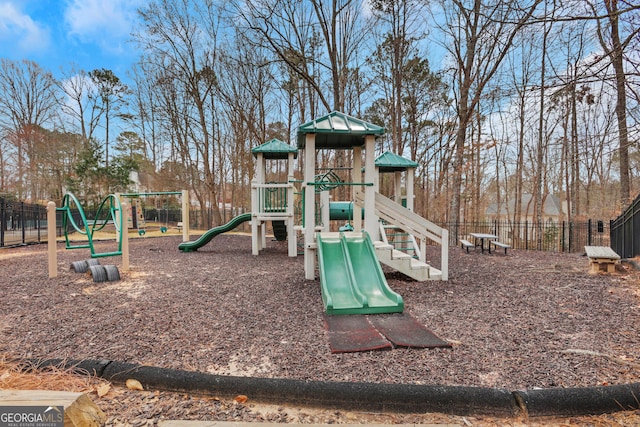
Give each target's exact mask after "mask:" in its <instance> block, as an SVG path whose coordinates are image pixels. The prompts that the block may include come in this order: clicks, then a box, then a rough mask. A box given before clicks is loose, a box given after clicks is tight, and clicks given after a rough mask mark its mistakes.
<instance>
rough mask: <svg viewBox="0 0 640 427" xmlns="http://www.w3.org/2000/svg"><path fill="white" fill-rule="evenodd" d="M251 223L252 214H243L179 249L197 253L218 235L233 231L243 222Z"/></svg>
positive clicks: (181, 244)
mask: <svg viewBox="0 0 640 427" xmlns="http://www.w3.org/2000/svg"><path fill="white" fill-rule="evenodd" d="M247 221H251V212H247V213H243V214H242V215H238V216H237V217H235V218H233V219H232V220H231V221H229V222H228V223H226V224H224V225H220V226H218V227H213V228H212V229H210V230H207V231H206V232H205V233H204V234H203V235H202V236H200V237H198V239H197V240H194V241H193V242H182V243H180V244H179V245H178V249H180V250H181V251H182V252H193V251H197V250H198V248H201V247H203V246H204V245H206V244H207V243H209V242H210V241H211V239H213V238H214V237H216V236H217V235H218V234H222V233H226V232H228V231H231V230H233V229H234V228H236V227H237V226H239V225H240V224H242V223H243V222H247Z"/></svg>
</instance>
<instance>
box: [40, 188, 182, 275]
mask: <svg viewBox="0 0 640 427" xmlns="http://www.w3.org/2000/svg"><path fill="white" fill-rule="evenodd" d="M148 195H181V196H182V221H183V224H186V226H184V227H183V230H182V233H183V240H184V241H186V240H188V236H189V234H188V233H189V227H188V224H189V209H188V206H189V205H188V192H187V191H185V190H183V191H180V192H156V193H128V194H122V195H120V194H109V195H108V196H107V197H105V198H104V199H103V200H102V202H101V203H100V205H99V206H98V209H97V211H96V213H95V218H94V219H93V220H92V221H89V220H88V219H87V216H86V214H85V211H84V209H83V208H82V205H81V204H80V202H79V201H78V199H77V198H76V197H75V195H73V194H72V193H67V194H65V195H64V197H63V199H62V206H61V207H56V205H55V203H54V202H49V203H48V204H47V230H48V236H47V240H48V261H49V262H48V269H49V277H56V276H57V274H58V272H57V255H56V241H57V236H56V228H57V218H56V217H57V215H56V214H57V213H58V212H60V213H61V214H62V215H61V226H62V230H63V232H64V239H65V249H89V251H90V252H91V258H92V259H94V258H103V257H111V256H122V269H123V270H125V271H126V270H129V245H128V229H129V228H133V225H132V221H130V218H131V216H132V215H131V214H132V209H131V207H130V204H129V203H128V202H121V198H137V197H140V196H148ZM74 213H75V217H74ZM107 225H112V226H113V228H114V229H115V243H116V245H117V247H116V249H115V250H113V251H110V252H96V249H95V245H94V240H95V233H97V232H100V231H103V230H104V229H105V227H107ZM70 229H73V230H74V231H75V232H76V233H78V234H79V235H80V236H84V237H85V238H86V241H85V240H84V238H83V239H82V242H80V243H74V242H72V240H71V237H70V233H69V230H70ZM77 265H80V264H77ZM105 267H106V266H105ZM72 268H73V265H72ZM107 273H108V272H107Z"/></svg>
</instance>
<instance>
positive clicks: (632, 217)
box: [611, 195, 640, 258]
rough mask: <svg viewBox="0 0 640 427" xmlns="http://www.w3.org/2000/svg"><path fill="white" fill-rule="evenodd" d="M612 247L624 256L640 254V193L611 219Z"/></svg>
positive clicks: (630, 256) (629, 256)
mask: <svg viewBox="0 0 640 427" xmlns="http://www.w3.org/2000/svg"><path fill="white" fill-rule="evenodd" d="M611 248H612V249H613V250H614V251H615V252H616V253H617V254H618V255H620V256H621V257H622V258H633V257H634V256H636V255H640V195H638V197H636V199H635V200H634V201H633V202H632V203H631V204H630V205H629V206H628V207H627V208H626V209H625V211H624V212H623V213H622V214H621V215H620V216H619V217H618V218H616V219H615V220H613V221H611Z"/></svg>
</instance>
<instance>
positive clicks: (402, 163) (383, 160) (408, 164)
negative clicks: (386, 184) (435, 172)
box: [375, 151, 418, 172]
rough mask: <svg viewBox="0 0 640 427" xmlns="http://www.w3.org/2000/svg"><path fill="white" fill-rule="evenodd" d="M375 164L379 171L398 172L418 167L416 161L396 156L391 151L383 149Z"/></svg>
mask: <svg viewBox="0 0 640 427" xmlns="http://www.w3.org/2000/svg"><path fill="white" fill-rule="evenodd" d="M375 165H376V166H377V167H378V168H379V169H380V172H400V171H405V170H407V169H410V168H417V167H418V163H417V162H414V161H413V160H409V159H407V158H405V157H402V156H398V155H397V154H395V153H392V152H391V151H385V152H384V153H382V154H381V155H379V156H378V158H377V159H376V162H375Z"/></svg>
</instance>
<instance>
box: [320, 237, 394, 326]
mask: <svg viewBox="0 0 640 427" xmlns="http://www.w3.org/2000/svg"><path fill="white" fill-rule="evenodd" d="M317 242H318V267H319V270H320V286H321V288H322V302H323V303H324V307H325V310H326V312H327V314H380V313H402V311H403V310H404V301H403V300H402V297H401V296H400V295H398V294H397V293H395V292H394V291H393V290H392V289H391V288H390V287H389V285H388V284H387V279H386V278H385V277H384V273H383V272H382V267H380V263H379V262H378V258H377V257H376V254H375V249H374V247H373V243H371V238H370V237H369V235H368V234H366V233H342V232H341V233H319V234H318V237H317Z"/></svg>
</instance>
